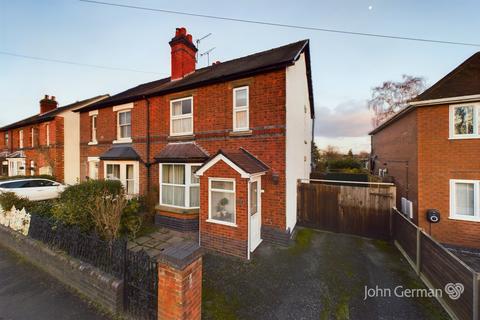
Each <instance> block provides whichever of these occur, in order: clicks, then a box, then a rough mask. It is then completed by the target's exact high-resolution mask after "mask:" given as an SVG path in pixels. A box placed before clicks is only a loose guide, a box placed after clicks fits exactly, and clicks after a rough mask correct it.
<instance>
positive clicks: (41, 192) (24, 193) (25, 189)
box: [0, 178, 66, 201]
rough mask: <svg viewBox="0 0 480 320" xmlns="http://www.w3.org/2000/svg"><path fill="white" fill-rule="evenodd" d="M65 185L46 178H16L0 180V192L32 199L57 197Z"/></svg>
mask: <svg viewBox="0 0 480 320" xmlns="http://www.w3.org/2000/svg"><path fill="white" fill-rule="evenodd" d="M65 188H66V186H65V185H63V184H61V183H58V182H55V181H52V180H48V179H35V178H33V179H18V180H7V181H1V182H0V193H2V192H13V193H15V194H16V195H17V196H19V197H24V198H27V199H29V200H32V201H39V200H48V199H55V198H58V196H59V195H60V193H61V192H63V191H64V190H65Z"/></svg>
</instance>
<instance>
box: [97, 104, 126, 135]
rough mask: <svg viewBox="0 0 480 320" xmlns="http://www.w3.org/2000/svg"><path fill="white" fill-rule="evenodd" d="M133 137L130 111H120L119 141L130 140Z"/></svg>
mask: <svg viewBox="0 0 480 320" xmlns="http://www.w3.org/2000/svg"><path fill="white" fill-rule="evenodd" d="M95 134H96V133H95ZM131 137H132V118H131V112H130V110H128V111H119V112H118V139H119V140H128V139H130V138H131Z"/></svg>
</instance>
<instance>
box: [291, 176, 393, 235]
mask: <svg viewBox="0 0 480 320" xmlns="http://www.w3.org/2000/svg"><path fill="white" fill-rule="evenodd" d="M297 199H298V201H297V202H298V223H299V224H301V225H306V226H311V227H316V228H320V229H323V230H328V231H333V232H341V233H349V234H355V235H360V236H365V237H371V238H379V239H389V237H390V208H391V207H392V206H394V204H395V187H394V186H373V187H372V186H368V185H363V184H362V185H361V186H358V185H341V184H338V183H311V184H310V183H299V184H298V198H297Z"/></svg>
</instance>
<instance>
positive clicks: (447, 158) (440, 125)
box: [418, 105, 480, 247]
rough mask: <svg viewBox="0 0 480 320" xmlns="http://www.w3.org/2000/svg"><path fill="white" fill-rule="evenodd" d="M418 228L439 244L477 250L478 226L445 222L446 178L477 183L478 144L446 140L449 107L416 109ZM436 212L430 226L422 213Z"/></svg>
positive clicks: (479, 241)
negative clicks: (435, 216)
mask: <svg viewBox="0 0 480 320" xmlns="http://www.w3.org/2000/svg"><path fill="white" fill-rule="evenodd" d="M418 143H419V150H418V159H419V166H418V172H419V175H418V181H419V212H420V221H419V225H420V226H421V227H422V228H424V229H425V230H426V231H427V232H431V235H433V237H434V238H436V239H438V240H439V241H440V242H444V243H450V244H457V245H461V246H467V247H480V223H479V222H468V221H460V220H453V219H449V213H450V193H449V190H450V179H469V180H480V161H479V160H478V155H479V154H480V141H479V140H478V139H464V140H449V106H448V105H440V106H432V107H423V108H419V109H418ZM430 208H435V209H438V210H440V214H441V221H440V222H439V223H437V224H432V225H431V230H430V224H429V223H428V222H427V220H426V218H425V215H426V210H427V209H430Z"/></svg>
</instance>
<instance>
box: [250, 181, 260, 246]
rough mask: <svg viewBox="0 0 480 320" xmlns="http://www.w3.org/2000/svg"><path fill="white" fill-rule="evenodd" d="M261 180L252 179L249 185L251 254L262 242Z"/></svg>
mask: <svg viewBox="0 0 480 320" xmlns="http://www.w3.org/2000/svg"><path fill="white" fill-rule="evenodd" d="M261 182H262V178H261V177H256V178H252V179H251V180H250V183H249V192H248V193H249V201H248V202H249V206H248V207H249V214H250V251H251V252H253V250H255V249H256V248H257V247H258V245H259V244H260V243H261V242H262V238H261V229H262V195H261V194H262V192H261V190H262V185H261Z"/></svg>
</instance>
